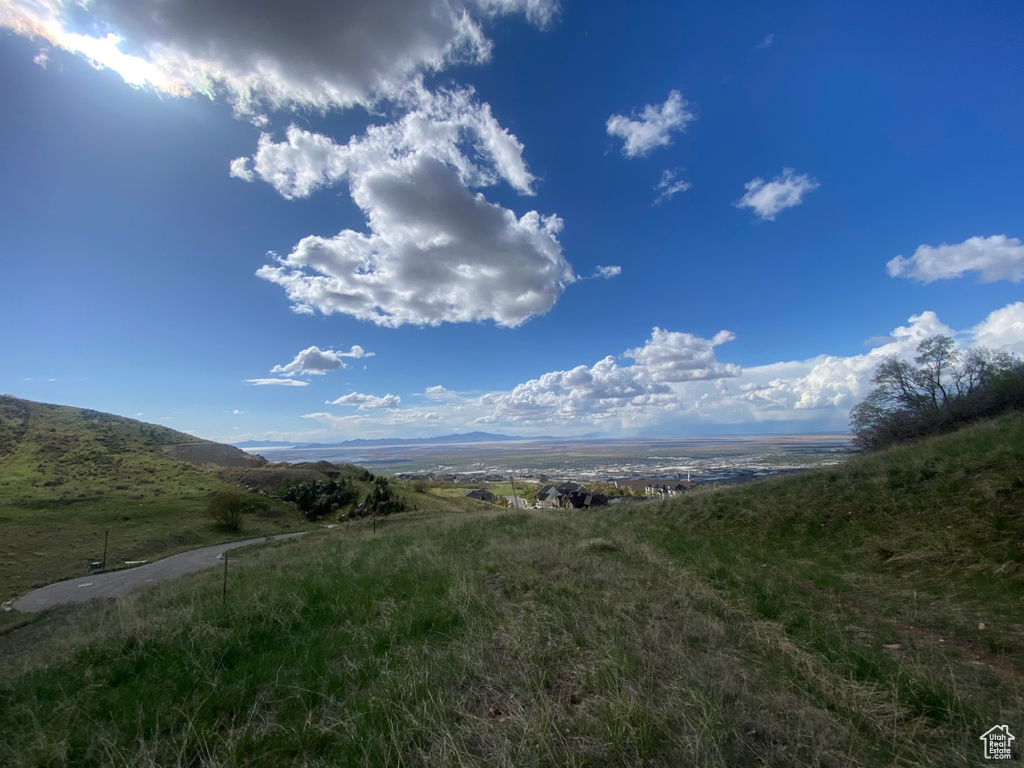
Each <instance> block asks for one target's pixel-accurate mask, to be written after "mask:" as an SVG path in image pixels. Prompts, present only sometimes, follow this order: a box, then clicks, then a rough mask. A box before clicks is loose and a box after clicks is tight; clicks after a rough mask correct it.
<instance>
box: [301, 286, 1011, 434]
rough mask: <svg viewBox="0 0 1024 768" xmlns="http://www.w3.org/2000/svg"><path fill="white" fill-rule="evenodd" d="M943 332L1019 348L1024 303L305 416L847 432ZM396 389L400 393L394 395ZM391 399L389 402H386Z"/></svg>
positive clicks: (639, 356) (348, 426) (695, 350)
mask: <svg viewBox="0 0 1024 768" xmlns="http://www.w3.org/2000/svg"><path fill="white" fill-rule="evenodd" d="M936 334H945V335H949V336H953V337H954V338H957V337H959V338H961V339H965V340H966V342H965V343H966V344H967V345H968V346H976V345H985V346H991V347H993V348H995V349H997V350H1001V351H1017V352H1022V351H1024V302H1017V303H1014V304H1009V305H1007V306H1006V307H1004V308H1003V309H1000V310H996V311H995V312H992V313H991V314H990V315H989V316H988V317H987V318H986V319H985V321H983V322H982V323H979V324H978V325H976V326H975V327H974V328H973V329H971V330H970V331H967V332H963V333H959V334H958V333H957V332H956V331H955V330H953V329H952V328H950V327H949V326H947V325H946V324H945V323H943V322H942V321H941V320H940V319H939V318H938V316H937V315H936V314H935V313H934V312H930V311H926V312H921V313H920V314H918V315H914V316H912V317H910V319H909V322H908V323H907V324H906V325H903V326H899V327H897V328H895V329H893V330H892V331H891V332H890V333H889V334H886V335H884V336H880V337H876V338H874V339H872V340H871V344H872V345H873V346H872V348H871V349H869V350H868V351H867V352H865V353H863V354H857V355H851V356H840V355H828V354H822V355H817V356H815V357H811V358H808V359H804V360H790V361H781V362H776V363H770V364H767V365H759V366H752V367H748V368H743V369H742V370H741V369H740V368H739V366H737V365H735V364H731V363H723V362H720V361H718V360H716V359H715V357H714V351H715V348H716V347H718V346H719V345H722V344H724V343H726V342H728V341H730V340H732V338H733V334H732V333H731V332H729V331H720V332H719V333H717V334H715V336H713V337H712V338H710V339H703V338H701V337H699V336H695V335H692V334H686V333H680V332H673V331H664V330H662V329H659V328H655V329H654V330H653V331H652V333H651V336H650V338H649V339H648V340H647V341H646V342H645V343H644V345H643V346H641V347H637V348H635V349H631V350H628V351H627V352H626V353H625V354H624V355H623V357H627V358H632V360H633V361H634V363H635V364H633V365H623V364H621V363H620V362H618V361H617V359H616V358H615V357H612V356H608V357H605V358H604V359H603V360H600V361H598V362H597V363H595V364H594V365H592V366H586V365H580V366H576V367H575V368H571V369H568V370H556V371H552V372H550V373H545V374H542V375H540V376H538V377H536V378H532V379H530V380H528V381H524V382H523V383H521V384H519V385H517V386H516V387H513V388H512V389H510V390H505V391H497V392H488V393H486V394H483V395H479V394H477V393H460V392H453V391H451V390H448V389H446V388H444V387H442V386H440V385H435V386H431V387H427V388H426V390H425V391H424V393H423V397H425V398H426V399H427V400H429V401H430V403H429V409H427V408H411V409H402V408H401V407H398V406H399V403H398V402H397V398H395V402H393V406H394V407H391V408H387V409H385V410H370V409H364V410H360V411H358V412H356V413H354V414H352V415H349V416H334V415H332V414H327V413H324V414H306V416H305V417H306V418H313V419H317V420H319V421H321V422H322V423H324V424H326V425H328V426H330V427H332V428H334V429H343V430H345V432H346V433H347V434H358V435H374V436H387V435H392V434H395V431H396V429H397V428H399V427H400V428H401V430H402V434H404V435H410V434H437V433H438V431H439V430H441V431H445V430H446V431H459V430H466V429H474V428H478V427H480V426H482V425H487V426H488V427H491V426H498V427H500V428H502V429H508V430H510V431H512V432H515V433H519V434H560V433H561V434H565V433H579V432H580V431H583V430H595V429H596V430H601V431H606V432H609V433H614V432H616V431H619V430H643V429H645V428H652V427H656V428H657V429H658V430H659V431H661V432H662V433H668V432H674V433H676V434H684V433H687V432H688V431H694V430H696V431H701V430H704V431H707V430H711V431H713V430H715V429H718V428H719V427H720V426H721V425H743V428H745V429H749V431H752V432H755V431H762V430H763V429H765V428H768V427H759V425H771V427H770V428H771V429H775V430H778V429H782V430H787V431H799V430H800V429H813V430H819V429H820V430H824V429H829V430H838V431H845V430H846V429H847V427H848V424H849V411H850V408H852V407H853V406H854V405H855V404H856V403H857V402H859V401H860V400H861V399H863V397H864V396H865V395H866V394H867V393H868V392H869V391H870V390H871V388H872V387H873V386H874V385H873V384H872V383H871V377H872V376H873V374H874V370H875V368H876V367H877V366H878V364H879V363H880V362H881V361H882V359H883V358H884V357H886V356H888V355H896V356H898V357H901V358H903V359H907V360H912V359H913V357H914V355H915V354H916V350H917V346H918V345H919V344H920V343H921V342H922V341H923V340H924V339H926V338H928V337H930V336H934V335H936ZM390 397H395V396H390ZM386 399H387V396H386V397H384V398H378V397H374V396H372V395H362V394H359V393H352V394H351V395H348V396H346V397H344V398H339V400H342V401H346V402H343V403H342V404H347V405H351V406H357V407H359V406H362V405H364V404H367V405H374V404H377V403H381V402H383V401H385V400H386ZM382 407H385V406H382Z"/></svg>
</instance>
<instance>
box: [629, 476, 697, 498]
mask: <svg viewBox="0 0 1024 768" xmlns="http://www.w3.org/2000/svg"><path fill="white" fill-rule="evenodd" d="M615 487H616V488H621V489H623V490H628V491H629V492H630V493H632V494H633V495H634V496H649V497H650V496H660V497H662V498H668V497H670V496H680V495H682V494H683V493H685V492H686V491H691V490H693V489H694V488H696V487H697V483H694V482H690V481H689V480H616V481H615Z"/></svg>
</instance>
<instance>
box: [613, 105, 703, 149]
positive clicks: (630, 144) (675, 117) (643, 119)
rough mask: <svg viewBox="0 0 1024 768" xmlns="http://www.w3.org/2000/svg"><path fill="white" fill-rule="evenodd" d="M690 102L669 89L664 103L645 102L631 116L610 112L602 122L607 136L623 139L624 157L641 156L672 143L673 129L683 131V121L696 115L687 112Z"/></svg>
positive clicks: (689, 119)
mask: <svg viewBox="0 0 1024 768" xmlns="http://www.w3.org/2000/svg"><path fill="white" fill-rule="evenodd" d="M688 106H689V103H688V102H687V101H685V100H684V99H683V96H682V94H680V93H679V91H675V90H674V91H671V92H669V95H668V98H667V99H665V103H664V104H660V105H658V104H648V105H646V106H645V107H644V108H643V111H642V112H641V113H640V117H639V119H636V120H633V119H631V118H628V117H626V116H625V115H612V116H611V117H609V118H608V122H607V123H605V128H606V130H607V131H608V135H609V136H618V137H620V138H622V139H624V143H623V145H622V154H624V155H625V156H626V157H641V156H643V155H646V154H647V153H648V152H650V151H651V150H652V149H655V148H656V147H667V146H668V145H669V144H671V143H672V138H671V135H670V134H671V133H672V132H673V131H684V130H686V125H687V124H688V123H690V122H692V121H693V120H696V119H697V116H696V115H694V114H693V113H692V112H690V111H689V110H688V109H687V107H688Z"/></svg>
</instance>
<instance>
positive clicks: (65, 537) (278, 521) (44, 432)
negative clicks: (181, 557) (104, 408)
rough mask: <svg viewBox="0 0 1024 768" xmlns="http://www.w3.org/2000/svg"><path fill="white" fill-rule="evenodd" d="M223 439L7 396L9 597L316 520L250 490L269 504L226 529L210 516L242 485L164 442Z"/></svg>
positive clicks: (2, 469)
mask: <svg viewBox="0 0 1024 768" xmlns="http://www.w3.org/2000/svg"><path fill="white" fill-rule="evenodd" d="M189 444H197V445H214V444H210V443H206V442H205V441H199V440H196V439H195V438H193V437H191V436H190V435H185V434H183V433H181V432H175V431H174V430H170V429H166V428H164V427H160V426H157V425H153V424H145V423H143V422H139V421H133V420H131V419H123V418H120V417H116V416H111V415H110V414H103V413H97V412H95V411H83V410H81V409H78V408H69V407H63V406H51V405H45V404H42V403H31V402H29V401H25V400H17V399H15V398H10V397H0V601H3V600H6V599H8V598H10V597H13V596H15V595H16V594H18V593H20V592H22V591H23V590H25V589H27V588H29V587H33V586H38V585H41V584H48V583H50V582H53V581H57V580H59V579H62V578H67V577H69V576H78V575H81V574H82V572H83V570H84V569H85V567H86V565H87V564H88V563H89V562H94V561H98V560H100V559H101V558H102V556H103V545H104V538H105V535H106V532H107V531H109V532H110V540H109V545H108V553H107V565H108V567H115V566H121V565H123V563H124V561H126V560H147V559H152V558H155V557H160V556H164V555H168V554H172V553H174V552H178V551H181V550H184V549H190V548H193V547H197V546H203V545H205V544H213V543H217V542H220V541H228V540H231V539H234V538H245V537H250V536H262V535H267V534H272V533H280V532H282V531H287V530H295V529H297V528H301V527H307V526H306V524H305V520H304V519H303V518H302V516H301V515H299V514H298V513H297V512H295V511H294V510H293V509H292V508H290V507H288V506H286V505H284V504H282V503H280V502H277V501H274V500H272V499H266V498H264V497H262V496H257V495H250V501H251V502H252V503H254V504H257V505H259V506H262V507H263V509H262V510H260V511H256V512H253V513H251V514H247V515H245V516H244V518H243V530H242V531H239V532H227V531H224V530H223V529H222V528H220V527H219V526H217V525H216V524H215V523H214V522H213V521H212V520H210V519H209V518H208V517H207V516H206V514H205V508H206V505H207V502H208V499H209V497H210V496H211V495H212V494H213V493H215V492H217V491H220V490H227V489H231V488H235V486H233V485H231V484H230V483H228V482H226V481H225V480H223V479H222V478H221V477H219V476H218V475H217V473H216V472H215V471H214V470H212V469H206V468H203V467H200V466H196V465H193V464H188V463H185V462H182V461H178V460H175V459H173V458H170V457H169V456H168V455H167V454H166V453H165V449H172V450H174V449H178V448H180V446H182V445H189Z"/></svg>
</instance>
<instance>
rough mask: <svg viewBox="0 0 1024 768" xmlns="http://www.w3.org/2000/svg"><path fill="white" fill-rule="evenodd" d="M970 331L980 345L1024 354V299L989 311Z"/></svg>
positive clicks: (975, 341)
mask: <svg viewBox="0 0 1024 768" xmlns="http://www.w3.org/2000/svg"><path fill="white" fill-rule="evenodd" d="M970 332H971V336H972V337H973V339H974V343H975V344H976V345H978V346H982V347H990V348H992V349H998V350H1000V351H1003V352H1013V353H1015V354H1018V355H1024V301H1018V302H1014V303H1013V304H1007V305H1006V306H1005V307H1003V308H1002V309H997V310H995V311H994V312H991V313H989V315H988V317H986V318H985V319H984V320H983V321H982V322H980V323H978V324H977V325H976V326H974V327H973V328H972V329H971V331H970Z"/></svg>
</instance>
